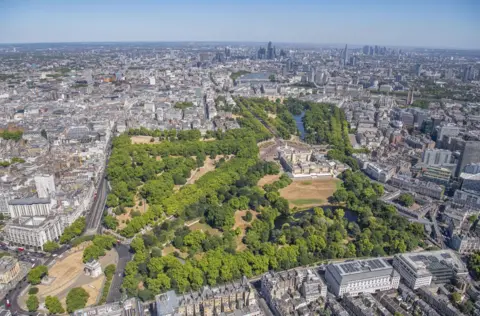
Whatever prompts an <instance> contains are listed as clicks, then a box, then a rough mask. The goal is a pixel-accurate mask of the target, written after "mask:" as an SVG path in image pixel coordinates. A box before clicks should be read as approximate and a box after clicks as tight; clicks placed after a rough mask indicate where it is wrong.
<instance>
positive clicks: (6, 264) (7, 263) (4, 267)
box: [0, 256, 17, 273]
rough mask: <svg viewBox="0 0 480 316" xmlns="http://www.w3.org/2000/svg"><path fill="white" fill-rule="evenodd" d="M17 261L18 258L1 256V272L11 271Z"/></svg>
mask: <svg viewBox="0 0 480 316" xmlns="http://www.w3.org/2000/svg"><path fill="white" fill-rule="evenodd" d="M16 263H17V259H15V258H13V257H9V256H5V257H2V258H0V273H5V272H8V271H10V270H11V269H12V268H13V267H14V266H15V264H16Z"/></svg>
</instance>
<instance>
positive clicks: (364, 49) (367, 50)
mask: <svg viewBox="0 0 480 316" xmlns="http://www.w3.org/2000/svg"><path fill="white" fill-rule="evenodd" d="M369 52H370V47H369V46H368V45H365V46H363V54H364V55H368V53H369Z"/></svg>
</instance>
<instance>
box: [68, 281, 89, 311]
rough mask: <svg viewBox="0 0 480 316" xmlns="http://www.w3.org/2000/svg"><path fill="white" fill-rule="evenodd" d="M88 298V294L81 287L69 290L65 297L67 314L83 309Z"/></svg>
mask: <svg viewBox="0 0 480 316" xmlns="http://www.w3.org/2000/svg"><path fill="white" fill-rule="evenodd" d="M89 297H90V295H89V294H88V292H87V291H85V290H84V289H83V288H81V287H75V288H73V289H71V290H70V292H68V295H67V312H69V313H73V312H74V311H76V310H78V309H81V308H84V307H85V305H86V304H87V301H88V298H89Z"/></svg>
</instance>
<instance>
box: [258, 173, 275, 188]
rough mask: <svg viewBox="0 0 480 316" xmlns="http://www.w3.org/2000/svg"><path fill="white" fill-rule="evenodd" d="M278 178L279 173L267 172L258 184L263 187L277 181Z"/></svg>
mask: <svg viewBox="0 0 480 316" xmlns="http://www.w3.org/2000/svg"><path fill="white" fill-rule="evenodd" d="M278 179H280V175H279V174H267V175H266V176H264V177H263V178H261V179H260V180H258V183H257V185H258V186H259V187H263V186H264V185H265V184H272V183H274V182H275V181H277V180H278Z"/></svg>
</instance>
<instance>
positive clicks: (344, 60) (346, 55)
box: [342, 44, 348, 66]
mask: <svg viewBox="0 0 480 316" xmlns="http://www.w3.org/2000/svg"><path fill="white" fill-rule="evenodd" d="M342 55H343V56H342V57H343V65H344V66H346V65H347V63H348V47H347V44H345V49H344V50H343V54H342Z"/></svg>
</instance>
